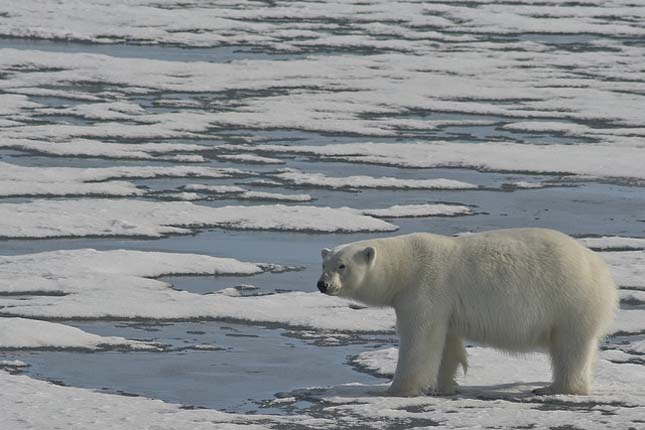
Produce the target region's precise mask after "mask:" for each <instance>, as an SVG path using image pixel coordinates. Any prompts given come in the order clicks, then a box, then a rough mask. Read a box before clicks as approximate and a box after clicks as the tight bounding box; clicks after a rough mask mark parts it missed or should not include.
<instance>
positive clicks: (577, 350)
mask: <svg viewBox="0 0 645 430" xmlns="http://www.w3.org/2000/svg"><path fill="white" fill-rule="evenodd" d="M598 343H599V338H598V337H589V336H581V334H580V333H575V334H567V333H562V334H560V335H556V336H554V339H553V343H552V345H551V348H550V351H549V353H550V356H551V366H552V368H553V383H552V385H551V386H549V387H545V388H542V389H538V390H535V393H536V394H578V395H588V394H589V393H590V391H591V379H592V372H593V366H594V364H595V362H596V359H597V354H598Z"/></svg>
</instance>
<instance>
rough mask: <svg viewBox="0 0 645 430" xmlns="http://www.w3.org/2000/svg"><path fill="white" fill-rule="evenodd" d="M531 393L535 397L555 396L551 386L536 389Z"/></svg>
mask: <svg viewBox="0 0 645 430" xmlns="http://www.w3.org/2000/svg"><path fill="white" fill-rule="evenodd" d="M531 392H532V393H533V394H535V395H536V396H552V395H553V394H556V392H555V390H554V389H553V386H552V385H549V386H548V387H542V388H536V389H535V390H532V391H531Z"/></svg>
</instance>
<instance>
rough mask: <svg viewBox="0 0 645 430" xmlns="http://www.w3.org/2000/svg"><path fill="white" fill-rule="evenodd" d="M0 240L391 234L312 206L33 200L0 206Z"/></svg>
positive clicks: (382, 226) (388, 227) (367, 220)
mask: <svg viewBox="0 0 645 430" xmlns="http://www.w3.org/2000/svg"><path fill="white" fill-rule="evenodd" d="M0 219H2V221H0V237H16V238H20V237H22V238H44V237H74V236H140V237H161V236H164V235H168V234H189V233H192V232H193V230H194V229H196V228H205V227H220V228H226V229H242V230H283V231H303V232H312V231H315V232H356V231H394V230H396V229H397V227H396V226H395V225H393V224H390V223H388V222H385V221H382V220H379V219H376V218H373V217H369V216H365V215H360V214H359V213H357V211H355V210H349V209H346V208H345V209H344V208H339V209H336V208H330V207H314V206H285V205H259V206H225V207H209V206H201V205H196V204H193V203H190V202H149V201H140V200H124V199H122V200H105V199H82V200H63V201H54V200H34V201H31V202H28V203H3V204H0Z"/></svg>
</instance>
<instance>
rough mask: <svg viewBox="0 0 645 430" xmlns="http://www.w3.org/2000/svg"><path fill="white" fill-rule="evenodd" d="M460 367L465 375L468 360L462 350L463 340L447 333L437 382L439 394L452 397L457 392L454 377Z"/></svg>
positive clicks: (463, 349) (464, 350)
mask: <svg viewBox="0 0 645 430" xmlns="http://www.w3.org/2000/svg"><path fill="white" fill-rule="evenodd" d="M460 365H461V366H462V367H463V369H464V373H466V370H467V369H468V359H467V355H466V349H465V348H464V340H463V339H462V338H461V337H459V336H456V335H454V334H451V333H448V335H447V336H446V344H445V346H444V348H443V354H442V357H441V365H440V367H439V376H438V380H437V391H438V393H439V394H444V395H452V394H455V393H456V392H457V387H458V385H457V383H456V382H455V375H456V374H457V369H458V368H459V366H460Z"/></svg>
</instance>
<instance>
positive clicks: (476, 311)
mask: <svg viewBox="0 0 645 430" xmlns="http://www.w3.org/2000/svg"><path fill="white" fill-rule="evenodd" d="M553 320H554V316H553V315H551V312H549V310H548V306H547V304H544V303H532V304H527V303H522V302H519V303H518V301H515V303H513V300H510V301H509V300H505V301H504V300H499V298H496V297H495V296H494V295H493V296H489V297H488V298H483V297H478V298H477V299H475V300H473V301H472V302H471V303H462V307H461V309H460V310H458V311H457V312H456V313H455V314H454V315H453V317H452V318H451V321H450V325H449V329H450V331H452V332H453V333H455V334H457V335H459V336H461V337H464V338H465V339H468V340H470V341H474V342H477V343H481V344H484V345H488V346H493V347H496V348H500V349H505V350H508V351H531V350H536V349H537V350H539V349H543V348H545V347H546V346H547V345H548V344H549V338H550V336H551V330H552V328H553Z"/></svg>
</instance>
